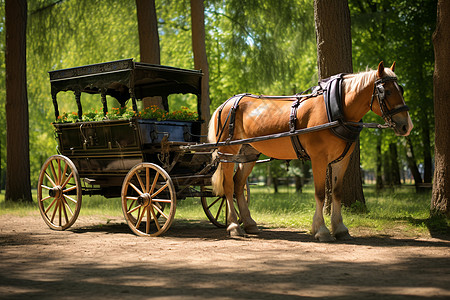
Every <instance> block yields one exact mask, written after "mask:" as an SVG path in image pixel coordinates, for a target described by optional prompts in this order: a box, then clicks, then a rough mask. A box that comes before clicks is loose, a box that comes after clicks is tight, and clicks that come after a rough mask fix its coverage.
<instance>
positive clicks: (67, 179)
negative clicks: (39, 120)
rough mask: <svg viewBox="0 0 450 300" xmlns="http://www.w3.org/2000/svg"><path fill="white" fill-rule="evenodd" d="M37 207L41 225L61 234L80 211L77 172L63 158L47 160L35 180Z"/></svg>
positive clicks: (66, 159) (54, 157)
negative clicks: (36, 182)
mask: <svg viewBox="0 0 450 300" xmlns="http://www.w3.org/2000/svg"><path fill="white" fill-rule="evenodd" d="M37 198H38V205H39V210H40V212H41V216H42V218H43V219H44V221H45V223H47V225H48V226H49V227H50V228H51V229H55V230H65V229H67V228H69V227H70V226H72V225H73V223H75V221H76V219H77V218H78V214H79V213H80V209H81V199H82V189H81V181H80V176H79V175H78V170H77V168H76V167H75V165H74V164H73V162H72V161H71V160H70V159H68V158H67V157H65V156H62V155H54V156H51V157H49V158H48V159H47V160H46V161H45V163H44V165H43V166H42V169H41V172H40V174H39V180H38V193H37Z"/></svg>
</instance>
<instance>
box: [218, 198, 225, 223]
mask: <svg viewBox="0 0 450 300" xmlns="http://www.w3.org/2000/svg"><path fill="white" fill-rule="evenodd" d="M219 199H222V202H220V206H219V209H218V210H217V214H216V220H219V216H220V213H221V212H222V207H223V203H224V202H225V201H226V199H225V198H219Z"/></svg>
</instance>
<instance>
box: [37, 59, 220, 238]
mask: <svg viewBox="0 0 450 300" xmlns="http://www.w3.org/2000/svg"><path fill="white" fill-rule="evenodd" d="M49 73H50V83H51V93H52V100H53V105H54V108H55V118H56V120H57V121H56V122H54V123H53V126H54V129H55V133H56V134H55V136H56V139H57V143H58V152H59V154H60V155H54V156H52V157H50V158H49V159H48V160H47V161H46V162H45V163H44V165H43V167H42V169H41V174H40V176H39V183H38V200H39V207H40V211H41V215H42V217H43V218H44V221H45V222H46V223H47V225H49V227H50V228H52V229H57V230H64V229H67V228H68V227H70V226H71V225H72V224H73V223H74V222H75V220H76V218H77V216H78V212H79V209H80V206H81V199H82V196H83V195H102V196H104V197H106V198H114V197H121V199H122V209H123V212H124V215H125V219H126V220H127V222H128V224H129V225H130V228H131V229H132V230H133V231H134V232H135V233H137V234H138V235H144V236H145V235H150V236H153V235H159V234H161V233H162V232H164V231H166V230H167V229H168V227H169V226H170V223H171V222H172V220H173V214H174V213H175V207H176V201H177V200H180V199H184V198H186V197H189V196H193V197H201V199H202V204H203V207H204V209H205V212H206V214H207V216H208V218H210V220H211V217H212V220H211V221H212V222H213V223H215V221H217V217H213V214H212V213H211V212H210V210H211V207H210V205H208V204H207V199H206V198H207V197H212V196H213V194H212V191H211V188H210V187H209V186H210V185H211V176H212V174H213V172H214V170H215V163H214V162H213V161H212V152H211V150H208V151H187V150H182V148H181V147H180V146H186V145H192V144H198V143H200V138H201V136H200V134H201V124H202V122H203V120H202V112H201V110H200V107H201V106H200V94H201V78H202V75H203V74H202V73H201V71H195V70H185V69H179V68H173V67H167V66H160V65H151V64H145V63H137V62H134V61H133V60H132V59H126V60H119V61H113V62H107V63H101V64H95V65H88V66H82V67H76V68H70V69H64V70H57V71H51V72H49ZM67 91H70V92H73V93H74V95H75V101H76V104H77V108H78V112H77V120H76V121H75V122H61V121H60V120H61V117H60V113H59V106H58V99H57V95H58V94H59V93H60V92H67ZM85 93H87V94H94V95H98V98H99V100H101V103H102V105H103V113H104V116H105V117H104V118H103V119H102V120H99V121H82V120H83V107H82V105H81V103H82V102H81V99H82V95H83V94H85ZM172 94H193V95H195V96H196V97H197V115H198V118H197V119H196V120H171V119H164V120H157V119H144V118H142V117H140V116H139V114H134V115H132V116H131V117H130V118H125V119H109V118H108V117H107V116H108V111H109V110H108V101H107V96H110V97H113V98H115V99H116V100H117V101H118V103H119V104H120V106H121V107H126V104H127V103H129V102H130V101H131V106H132V111H134V112H137V111H138V104H137V101H140V100H142V99H144V98H146V97H160V98H159V99H162V105H163V107H164V110H166V111H168V110H169V101H168V97H169V96H170V95H172ZM108 100H110V99H108ZM47 190H48V192H47ZM152 193H153V194H152ZM158 201H160V202H158ZM222 202H223V201H222ZM130 207H138V208H139V209H137V208H136V209H134V208H130ZM141 208H142V209H141ZM164 208H166V209H164ZM225 208H226V207H225ZM220 209H222V210H223V209H224V208H222V205H221V207H220ZM214 214H216V213H214ZM224 214H225V212H224ZM216 215H217V216H219V214H216ZM160 218H163V219H165V220H163V221H158V220H159V219H160ZM141 223H147V225H144V229H139V228H140V227H142V226H141ZM150 223H151V224H153V225H151V226H153V227H154V228H155V230H154V231H151V230H150V229H149V227H150ZM155 224H156V226H155ZM216 225H218V226H222V225H223V224H221V223H220V222H216Z"/></svg>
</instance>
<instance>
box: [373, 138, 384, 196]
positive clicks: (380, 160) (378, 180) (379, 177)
mask: <svg viewBox="0 0 450 300" xmlns="http://www.w3.org/2000/svg"><path fill="white" fill-rule="evenodd" d="M382 134H383V132H379V134H378V135H377V147H376V151H377V161H376V164H377V169H376V172H375V176H376V183H375V189H376V190H377V191H380V190H382V189H383V187H384V185H383V174H382V170H383V155H382V153H381V142H382Z"/></svg>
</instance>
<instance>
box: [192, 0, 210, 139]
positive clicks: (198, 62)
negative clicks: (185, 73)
mask: <svg viewBox="0 0 450 300" xmlns="http://www.w3.org/2000/svg"><path fill="white" fill-rule="evenodd" d="M204 9H205V8H204V5H203V0H191V25H192V49H193V52H194V67H195V69H197V70H202V72H203V78H202V90H201V93H202V94H201V101H200V102H201V104H200V108H197V109H199V110H200V111H201V116H202V119H203V120H204V123H203V124H202V135H207V133H208V123H209V120H210V119H211V112H210V111H209V105H210V99H209V66H208V57H207V55H206V41H205V12H204ZM202 141H206V138H202Z"/></svg>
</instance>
